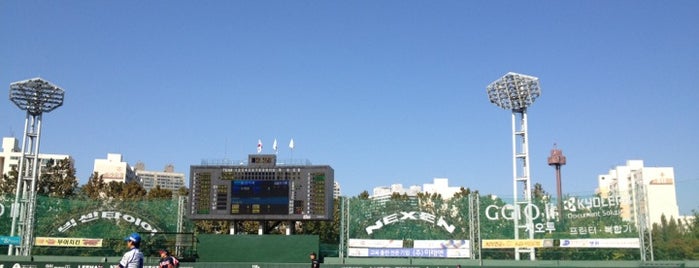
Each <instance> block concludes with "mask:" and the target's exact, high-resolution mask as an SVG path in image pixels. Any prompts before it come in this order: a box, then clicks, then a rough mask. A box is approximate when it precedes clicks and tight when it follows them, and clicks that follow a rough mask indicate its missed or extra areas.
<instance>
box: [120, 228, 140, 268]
mask: <svg viewBox="0 0 699 268" xmlns="http://www.w3.org/2000/svg"><path fill="white" fill-rule="evenodd" d="M124 241H126V246H127V247H128V248H129V251H127V252H126V253H124V256H123V257H121V261H119V268H143V252H141V250H140V249H139V247H140V246H141V236H140V235H139V234H138V233H132V234H130V235H129V236H127V237H126V238H124Z"/></svg>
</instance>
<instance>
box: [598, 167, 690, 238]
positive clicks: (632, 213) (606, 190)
mask: <svg viewBox="0 0 699 268" xmlns="http://www.w3.org/2000/svg"><path fill="white" fill-rule="evenodd" d="M597 183H598V188H597V192H598V193H600V194H601V195H602V197H608V196H618V197H620V200H621V217H622V218H623V219H624V220H627V221H633V222H634V223H636V224H638V223H639V222H641V219H640V218H639V217H640V216H641V215H642V214H643V213H644V212H645V214H646V215H647V221H648V222H647V226H646V227H648V228H650V227H651V226H652V224H655V223H660V219H661V217H662V216H663V215H664V216H665V218H666V219H668V220H669V219H670V218H672V219H675V220H677V219H679V207H678V206H677V196H676V194H675V171H674V168H672V167H645V166H644V165H643V160H629V161H627V162H626V165H625V166H617V167H616V168H614V169H611V170H609V173H608V174H604V175H599V176H598V178H597Z"/></svg>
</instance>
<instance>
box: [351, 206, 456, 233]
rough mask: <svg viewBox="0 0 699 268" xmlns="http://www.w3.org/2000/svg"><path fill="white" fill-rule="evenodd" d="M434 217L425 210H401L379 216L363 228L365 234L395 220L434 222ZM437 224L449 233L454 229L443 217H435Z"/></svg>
mask: <svg viewBox="0 0 699 268" xmlns="http://www.w3.org/2000/svg"><path fill="white" fill-rule="evenodd" d="M435 218H436V216H434V215H432V214H430V213H426V212H420V211H409V212H405V211H401V212H398V213H393V214H390V215H388V216H385V217H383V218H381V219H380V220H378V221H376V223H374V225H371V226H369V227H367V228H366V229H365V230H366V233H367V234H372V233H373V232H374V230H378V229H381V227H384V226H386V225H389V224H393V223H396V222H400V221H407V220H415V221H418V220H420V221H425V222H429V223H431V224H435ZM437 226H439V227H442V228H444V230H446V231H447V232H449V233H453V232H454V229H456V227H454V225H450V224H448V223H447V222H446V221H445V220H444V218H443V217H439V219H437Z"/></svg>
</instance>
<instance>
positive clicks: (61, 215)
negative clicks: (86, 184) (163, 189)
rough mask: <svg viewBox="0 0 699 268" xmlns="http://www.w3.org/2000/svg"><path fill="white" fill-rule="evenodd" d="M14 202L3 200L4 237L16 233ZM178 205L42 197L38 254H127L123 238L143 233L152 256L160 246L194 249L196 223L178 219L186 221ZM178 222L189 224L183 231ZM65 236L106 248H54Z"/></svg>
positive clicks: (1, 227)
mask: <svg viewBox="0 0 699 268" xmlns="http://www.w3.org/2000/svg"><path fill="white" fill-rule="evenodd" d="M13 202H14V198H13V197H12V196H4V197H3V198H2V199H0V204H1V205H2V206H1V207H0V212H1V214H0V233H2V235H5V236H8V235H10V233H11V224H12V218H11V215H10V214H11V213H10V211H11V209H10V208H11V207H12V203H13ZM178 202H179V201H178V199H158V200H129V201H117V200H88V199H65V198H52V197H47V196H37V200H36V209H35V211H36V214H35V224H34V226H35V228H34V237H35V239H36V241H37V242H38V243H36V244H35V246H34V247H33V249H32V254H33V255H71V256H117V255H121V254H122V253H123V251H124V242H123V238H124V237H126V236H127V235H128V234H130V233H133V232H138V233H140V234H141V236H142V237H143V242H142V244H141V248H142V249H143V251H144V252H145V253H146V254H149V255H156V252H157V250H158V249H159V248H167V249H169V250H171V251H175V250H176V249H177V250H181V251H182V252H183V253H184V252H188V251H191V248H192V247H193V246H192V243H193V242H192V241H193V238H191V237H190V236H191V235H190V236H187V235H186V233H187V232H191V230H192V227H191V226H192V224H191V223H190V222H189V221H178V218H179V217H181V215H178V207H179V203H178ZM178 222H182V223H183V225H182V228H181V229H180V232H179V233H178ZM183 233H185V234H183ZM178 234H179V236H178ZM60 238H86V239H102V246H101V247H78V246H70V245H60V246H53V245H57V244H59V243H60V242H61V241H63V240H61V239H60ZM187 241H189V244H188V243H187ZM2 247H4V248H7V246H2ZM2 249H3V248H0V250H2Z"/></svg>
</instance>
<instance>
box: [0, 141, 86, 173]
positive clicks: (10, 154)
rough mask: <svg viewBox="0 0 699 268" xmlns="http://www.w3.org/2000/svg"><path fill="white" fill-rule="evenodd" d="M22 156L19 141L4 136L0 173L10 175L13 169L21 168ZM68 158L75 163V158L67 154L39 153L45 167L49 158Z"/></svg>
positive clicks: (0, 157) (0, 156)
mask: <svg viewBox="0 0 699 268" xmlns="http://www.w3.org/2000/svg"><path fill="white" fill-rule="evenodd" d="M21 157H22V148H20V147H19V141H18V140H17V138H14V137H4V138H2V152H1V153H0V174H3V175H8V174H9V172H10V171H12V170H13V169H15V170H17V169H18V168H19V159H20V158H21ZM63 159H68V160H69V161H70V162H71V163H73V158H72V157H71V156H70V155H66V154H39V162H40V163H41V166H42V167H45V166H46V164H47V163H49V160H54V161H58V160H63Z"/></svg>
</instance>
